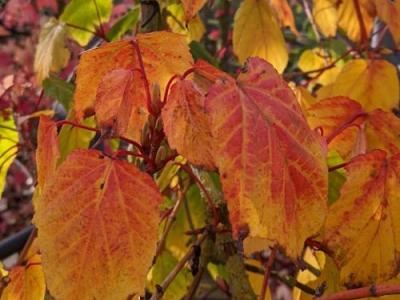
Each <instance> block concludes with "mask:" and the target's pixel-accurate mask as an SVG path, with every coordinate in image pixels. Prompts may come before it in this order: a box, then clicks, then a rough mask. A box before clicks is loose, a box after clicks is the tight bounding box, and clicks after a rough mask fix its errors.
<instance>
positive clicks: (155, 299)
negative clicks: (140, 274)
mask: <svg viewBox="0 0 400 300" xmlns="http://www.w3.org/2000/svg"><path fill="white" fill-rule="evenodd" d="M206 237H207V234H204V235H202V236H201V237H200V238H199V239H198V240H197V241H196V243H195V244H193V246H192V247H190V250H189V251H188V252H187V253H186V254H185V256H184V257H182V259H181V260H180V261H179V262H178V263H177V264H176V266H175V267H174V269H173V270H172V271H171V272H170V273H169V274H168V275H167V277H165V279H164V281H163V282H162V284H161V285H158V286H157V290H156V292H155V293H154V294H153V296H152V297H151V298H150V300H160V299H161V298H162V295H163V293H164V291H165V290H166V289H167V288H168V287H169V285H170V284H171V282H172V281H173V280H174V279H175V277H176V276H177V275H178V274H179V272H180V271H181V270H182V269H183V268H184V267H185V265H186V263H187V262H188V261H189V260H190V259H191V258H192V256H193V255H194V253H195V248H196V246H200V245H201V244H202V243H203V242H204V241H205V239H206Z"/></svg>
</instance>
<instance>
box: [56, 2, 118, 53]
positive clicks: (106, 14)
mask: <svg viewBox="0 0 400 300" xmlns="http://www.w3.org/2000/svg"><path fill="white" fill-rule="evenodd" d="M96 5H97V9H96ZM111 10H112V0H72V1H71V2H69V3H68V5H67V6H66V7H65V9H64V12H63V13H62V15H61V17H60V19H61V21H63V22H65V23H66V24H67V26H68V24H70V25H74V26H77V27H81V28H83V29H86V30H87V31H86V30H82V29H77V28H73V27H71V26H68V34H69V36H70V37H71V38H72V39H74V40H75V41H77V42H78V43H79V44H80V45H81V46H86V45H87V43H88V42H89V41H90V39H91V38H92V36H93V34H92V33H91V32H90V31H92V32H95V31H96V28H97V27H98V26H99V25H100V22H101V23H104V22H107V21H108V19H109V18H110V16H111ZM97 11H98V13H97ZM99 17H100V20H99Z"/></svg>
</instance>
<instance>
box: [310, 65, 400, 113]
mask: <svg viewBox="0 0 400 300" xmlns="http://www.w3.org/2000/svg"><path fill="white" fill-rule="evenodd" d="M317 95H318V99H324V98H328V97H334V96H347V97H349V98H351V99H353V100H356V101H357V102H359V103H360V104H361V105H362V107H363V108H364V109H365V110H367V111H370V110H373V109H375V108H381V109H383V110H385V111H391V110H392V109H393V108H394V107H397V106H398V104H399V95H400V94H399V79H398V77H397V71H396V68H395V66H393V65H392V64H391V63H389V62H387V61H385V60H379V59H376V60H366V59H355V60H351V61H349V62H347V63H346V64H345V65H344V67H343V69H342V71H341V72H340V73H339V75H338V76H337V78H336V80H335V82H333V83H332V84H329V85H327V86H324V87H322V88H321V89H320V90H319V91H318V92H317Z"/></svg>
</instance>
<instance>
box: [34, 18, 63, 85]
mask: <svg viewBox="0 0 400 300" xmlns="http://www.w3.org/2000/svg"><path fill="white" fill-rule="evenodd" d="M66 37H67V31H66V28H65V24H64V23H63V22H59V21H57V20H56V19H55V18H51V19H50V20H49V21H48V22H47V23H46V24H45V25H44V26H43V28H42V30H41V32H40V36H39V43H38V45H37V48H36V53H35V62H34V69H35V72H36V76H37V80H38V82H39V83H41V82H42V80H43V79H45V78H46V77H48V76H49V73H50V71H52V72H58V71H60V70H61V69H62V68H64V67H65V66H66V65H67V64H68V60H69V57H70V53H69V50H68V49H67V48H65V39H66Z"/></svg>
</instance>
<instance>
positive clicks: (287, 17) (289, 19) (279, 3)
mask: <svg viewBox="0 0 400 300" xmlns="http://www.w3.org/2000/svg"><path fill="white" fill-rule="evenodd" d="M269 1H270V3H271V6H272V8H273V9H274V10H275V13H276V15H277V17H278V20H279V22H280V23H281V26H287V27H289V28H290V29H291V30H292V32H293V33H294V34H296V35H298V34H299V32H298V31H297V29H296V24H295V22H294V18H293V13H292V9H291V8H290V6H289V4H288V2H287V0H269Z"/></svg>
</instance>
